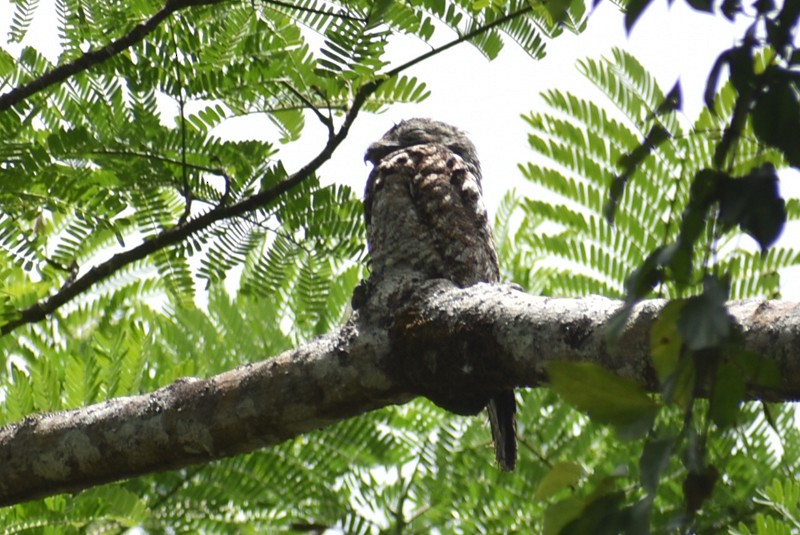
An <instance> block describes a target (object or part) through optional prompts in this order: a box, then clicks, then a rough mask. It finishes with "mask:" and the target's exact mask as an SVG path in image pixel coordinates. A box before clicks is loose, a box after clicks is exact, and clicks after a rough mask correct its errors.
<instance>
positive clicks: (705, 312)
mask: <svg viewBox="0 0 800 535" xmlns="http://www.w3.org/2000/svg"><path fill="white" fill-rule="evenodd" d="M726 299H727V291H726V290H725V289H724V288H723V285H722V284H720V282H719V281H718V280H717V279H716V278H713V277H707V278H706V279H705V281H704V291H703V293H702V294H700V295H697V296H694V297H690V298H688V299H686V302H685V304H684V305H683V308H682V309H681V313H680V318H679V319H678V329H679V331H680V334H681V339H682V340H683V343H684V344H686V347H688V348H689V349H690V350H692V351H698V350H701V349H706V348H712V347H720V346H721V345H722V343H723V342H724V341H725V340H727V338H728V336H729V334H730V332H731V328H732V322H731V317H730V315H729V314H728V311H727V309H726V308H725V301H726Z"/></svg>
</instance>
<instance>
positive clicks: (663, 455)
mask: <svg viewBox="0 0 800 535" xmlns="http://www.w3.org/2000/svg"><path fill="white" fill-rule="evenodd" d="M674 447H675V437H665V438H660V439H656V440H648V441H647V442H645V445H644V449H643V450H642V456H641V457H640V458H639V481H640V482H641V484H642V487H644V489H645V490H646V491H647V492H648V493H649V494H650V495H655V493H656V489H657V488H658V483H659V481H660V479H661V475H662V474H663V473H664V470H666V468H667V465H668V464H669V460H670V457H671V456H672V453H673V448H674Z"/></svg>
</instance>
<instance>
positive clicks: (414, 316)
mask: <svg viewBox="0 0 800 535" xmlns="http://www.w3.org/2000/svg"><path fill="white" fill-rule="evenodd" d="M412 289H413V291H412ZM370 293H371V296H370V298H369V300H368V301H367V302H366V304H365V305H363V306H362V307H361V308H359V310H358V311H357V312H356V313H354V315H353V317H352V318H351V320H350V321H349V322H348V323H347V324H346V325H345V326H344V327H343V328H342V329H341V330H340V331H338V332H336V333H332V334H330V335H327V336H324V337H321V338H318V339H315V340H312V341H311V342H308V343H307V344H305V345H303V346H302V347H299V348H296V349H294V350H291V351H287V352H285V353H282V354H280V355H278V356H275V357H273V358H269V359H267V360H265V361H263V362H259V363H254V364H249V365H246V366H243V367H241V368H238V369H235V370H231V371H229V372H226V373H223V374H220V375H217V376H214V377H211V378H208V379H191V378H190V379H184V380H181V381H178V382H176V383H174V384H172V385H169V386H167V387H165V388H162V389H160V390H157V391H155V392H153V393H150V394H144V395H140V396H134V397H126V398H117V399H112V400H109V401H107V402H105V403H100V404H97V405H93V406H89V407H85V408H80V409H76V410H72V411H67V412H60V413H54V414H42V415H35V416H31V417H29V418H26V419H25V420H24V421H22V422H19V423H16V424H12V425H9V426H7V427H5V428H2V429H0V504H6V505H7V504H12V503H17V502H20V501H24V500H28V499H32V498H36V497H42V496H47V495H51V494H55V493H58V492H64V491H75V490H80V489H83V488H87V487H90V486H93V485H97V484H100V483H103V482H108V481H113V480H117V479H121V478H125V477H130V476H133V475H138V474H145V473H149V472H154V471H159V470H166V469H173V468H177V467H181V466H186V465H189V464H194V463H203V462H208V461H212V460H214V459H219V458H222V457H226V456H230V455H235V454H239V453H244V452H248V451H253V450H255V449H258V448H262V447H264V446H268V445H271V444H277V443H279V442H282V441H284V440H287V439H289V438H292V437H295V436H297V435H300V434H302V433H305V432H308V431H311V430H314V429H318V428H321V427H325V426H327V425H330V424H332V423H335V422H338V421H340V420H344V419H346V418H351V417H354V416H357V415H359V414H362V413H364V412H367V411H370V410H373V409H376V408H379V407H383V406H386V405H389V404H398V403H404V402H406V401H408V400H410V399H412V398H413V397H416V396H419V395H425V396H427V397H429V398H430V399H432V400H433V401H434V402H436V403H438V404H439V405H441V406H443V407H445V408H447V409H449V410H452V411H454V412H457V413H462V414H471V413H475V412H477V411H478V410H480V408H481V407H482V406H483V404H485V401H486V399H488V396H489V395H490V393H491V392H492V391H496V390H498V389H504V388H508V387H511V386H516V387H523V386H528V387H535V386H539V385H541V384H543V382H544V381H545V380H546V374H545V368H544V365H545V363H546V362H547V361H550V360H570V361H590V362H595V363H597V364H599V365H602V366H603V367H605V368H607V369H609V370H611V371H613V372H614V373H617V374H619V375H621V376H625V377H629V378H632V379H634V380H636V381H637V382H639V383H640V384H642V385H644V386H646V387H647V388H650V389H655V387H656V386H657V385H656V381H655V374H654V372H653V369H652V367H651V365H650V361H649V357H648V349H649V330H650V329H649V327H650V326H651V324H652V322H653V320H654V319H655V317H656V316H657V313H658V311H659V310H660V309H661V307H662V306H663V305H664V302H663V301H647V302H645V303H642V304H641V305H640V306H638V307H637V308H636V310H635V312H634V314H633V316H632V317H631V319H630V321H629V322H628V325H627V327H626V328H625V330H624V333H623V335H622V337H621V339H620V340H619V342H618V343H617V344H616V345H615V346H614V347H613V348H612V347H609V346H608V344H607V342H606V340H605V336H604V325H605V323H606V322H607V321H608V319H609V318H610V316H611V315H612V314H613V313H614V311H616V310H617V308H619V306H620V302H619V301H614V300H610V299H605V298H601V297H592V298H584V299H552V298H544V297H534V296H530V295H526V294H524V293H522V292H519V291H517V290H515V289H514V288H512V287H509V286H502V285H488V284H479V285H477V286H474V287H471V288H468V289H458V288H455V287H453V286H452V285H451V284H450V283H447V282H444V281H429V282H425V283H419V282H415V281H399V282H398V281H395V282H390V283H388V284H386V285H382V287H380V288H377V289H374V288H373V289H372V290H370ZM799 307H800V304H797V303H787V302H780V301H769V302H762V301H741V302H734V303H731V304H730V308H729V310H730V312H731V314H732V316H733V317H734V318H735V320H736V321H737V322H738V324H739V325H740V326H741V327H742V330H743V333H744V338H745V343H746V345H747V347H748V348H749V349H751V350H753V351H755V352H757V353H759V354H760V355H762V356H764V357H767V358H769V359H770V360H772V361H773V362H774V363H775V364H776V365H777V367H778V369H779V370H780V372H781V374H782V376H783V378H784V384H783V386H782V387H781V388H780V389H774V390H770V391H764V390H761V391H757V392H756V391H752V392H750V395H751V396H752V397H762V398H767V399H771V400H794V399H798V398H800V310H799ZM467 393H468V394H467Z"/></svg>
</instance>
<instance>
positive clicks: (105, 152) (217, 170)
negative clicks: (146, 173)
mask: <svg viewBox="0 0 800 535" xmlns="http://www.w3.org/2000/svg"><path fill="white" fill-rule="evenodd" d="M89 154H94V155H97V156H112V157H116V156H120V157H126V158H127V157H131V156H133V157H136V158H142V159H146V160H153V161H156V162H162V163H168V164H172V165H184V163H183V162H181V161H179V160H173V159H172V158H167V157H166V156H161V155H159V154H151V153H149V152H140V151H136V150H115V149H92V150H91V151H89ZM217 161H219V159H217ZM185 165H186V168H187V169H191V170H193V171H200V172H201V173H209V174H211V175H215V176H225V170H224V169H222V167H206V166H204V165H197V164H193V163H189V162H186V164H185Z"/></svg>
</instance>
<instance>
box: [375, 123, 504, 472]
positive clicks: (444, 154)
mask: <svg viewBox="0 0 800 535" xmlns="http://www.w3.org/2000/svg"><path fill="white" fill-rule="evenodd" d="M366 159H367V160H369V161H370V162H372V164H373V165H374V168H373V170H372V172H371V173H370V175H369V179H368V180H367V187H366V191H365V194H364V211H365V216H366V224H367V241H368V243H369V254H370V260H371V264H372V272H373V275H372V276H373V277H375V278H376V279H377V280H380V279H381V278H382V277H384V276H385V275H386V274H388V273H391V272H393V271H395V270H404V271H407V272H412V273H414V274H418V275H419V276H420V277H421V278H423V279H433V278H443V279H449V280H451V281H453V282H455V283H456V284H458V285H459V286H461V287H466V286H471V285H473V284H476V283H478V282H497V281H498V280H499V268H498V264H497V253H496V251H495V247H494V240H493V237H492V228H491V225H490V223H489V219H488V216H487V213H486V208H485V206H484V204H483V198H482V190H481V167H480V163H479V162H478V156H477V153H476V150H475V146H474V145H473V144H472V142H471V141H470V140H469V138H467V135H466V134H465V133H464V132H463V131H462V130H459V129H458V128H455V127H453V126H450V125H448V124H445V123H441V122H438V121H433V120H431V119H410V120H408V121H403V122H401V123H399V124H397V125H395V126H394V127H392V128H391V129H390V130H389V131H388V132H386V134H385V135H384V136H383V137H382V138H381V139H380V140H378V141H376V142H375V143H373V144H372V145H370V146H369V148H368V149H367V153H366ZM487 357H490V356H487ZM487 410H488V413H489V422H490V425H491V430H492V439H493V442H494V450H495V456H496V457H497V462H498V464H499V465H500V467H501V468H502V469H503V470H512V469H513V468H514V463H515V460H516V438H515V434H514V433H515V422H514V413H515V412H516V403H515V401H514V392H513V390H507V391H501V392H495V393H492V394H491V397H490V399H489V401H488V405H487Z"/></svg>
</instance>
